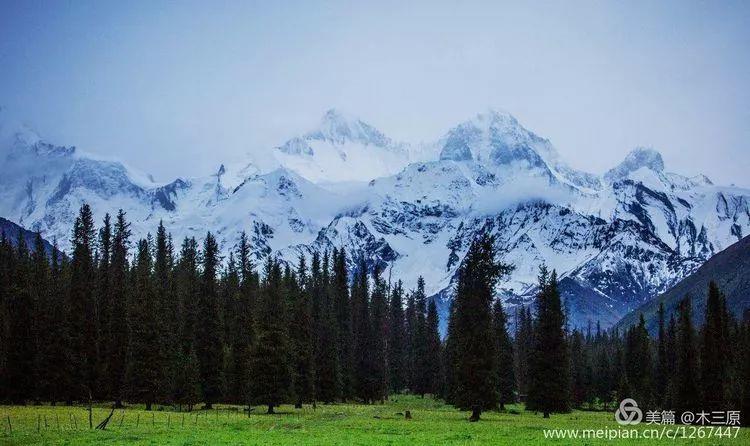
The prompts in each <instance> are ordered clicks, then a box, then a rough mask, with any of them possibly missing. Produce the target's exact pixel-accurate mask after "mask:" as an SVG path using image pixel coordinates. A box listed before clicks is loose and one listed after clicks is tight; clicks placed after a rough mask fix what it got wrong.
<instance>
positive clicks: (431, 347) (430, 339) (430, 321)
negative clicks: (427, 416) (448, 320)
mask: <svg viewBox="0 0 750 446" xmlns="http://www.w3.org/2000/svg"><path fill="white" fill-rule="evenodd" d="M439 324H440V319H439V316H438V311H437V304H436V303H435V301H434V300H431V301H430V303H429V305H427V321H426V323H425V338H426V341H425V344H426V352H427V355H426V358H429V360H428V361H426V363H425V365H424V367H425V372H424V376H425V383H424V384H425V386H424V389H425V391H426V392H427V393H430V394H432V395H436V394H438V393H439V391H440V384H441V380H442V373H441V372H442V369H443V368H442V365H441V362H440V358H441V357H442V344H441V342H440V331H439V330H440V329H439Z"/></svg>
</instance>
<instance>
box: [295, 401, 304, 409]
mask: <svg viewBox="0 0 750 446" xmlns="http://www.w3.org/2000/svg"><path fill="white" fill-rule="evenodd" d="M294 408H295V409H302V401H299V400H298V401H297V402H296V403H295V404H294Z"/></svg>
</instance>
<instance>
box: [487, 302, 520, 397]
mask: <svg viewBox="0 0 750 446" xmlns="http://www.w3.org/2000/svg"><path fill="white" fill-rule="evenodd" d="M492 334H493V336H492V339H493V341H494V342H495V353H496V360H495V376H496V377H495V380H496V382H497V389H498V403H499V404H500V409H501V410H503V409H505V404H508V403H512V402H513V401H514V400H515V397H514V390H515V386H516V377H515V374H514V373H513V343H512V341H511V339H510V335H509V334H508V324H507V317H506V316H505V310H503V304H502V302H501V301H500V299H495V303H494V304H493V306H492Z"/></svg>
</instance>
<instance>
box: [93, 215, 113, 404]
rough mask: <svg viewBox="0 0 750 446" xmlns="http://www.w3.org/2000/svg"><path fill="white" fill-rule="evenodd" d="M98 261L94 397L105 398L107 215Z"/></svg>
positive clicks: (101, 230) (109, 251)
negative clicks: (95, 382)
mask: <svg viewBox="0 0 750 446" xmlns="http://www.w3.org/2000/svg"><path fill="white" fill-rule="evenodd" d="M97 250H98V251H97V252H98V257H99V261H98V263H97V264H96V270H97V271H96V295H95V302H96V309H95V311H96V324H97V326H96V331H97V336H96V339H97V341H98V344H97V346H96V355H97V360H96V363H97V371H96V376H97V380H98V381H97V384H96V390H97V392H96V397H97V398H99V399H102V398H107V397H109V395H110V391H109V379H108V375H109V370H108V369H109V367H108V359H107V346H106V343H107V340H108V339H109V316H110V311H111V309H110V301H109V298H110V285H111V278H110V266H111V263H112V219H111V217H110V215H109V214H105V215H104V221H103V222H102V227H101V228H99V238H98V244H97Z"/></svg>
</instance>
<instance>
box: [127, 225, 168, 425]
mask: <svg viewBox="0 0 750 446" xmlns="http://www.w3.org/2000/svg"><path fill="white" fill-rule="evenodd" d="M132 277H133V287H132V289H131V302H130V311H129V324H128V325H129V327H130V344H129V349H128V352H129V353H128V368H127V383H128V395H129V398H128V399H129V401H133V402H139V403H144V404H145V405H146V410H151V407H152V405H153V404H154V403H156V402H157V401H158V398H159V396H160V390H161V385H162V380H161V372H162V367H163V363H162V361H161V360H160V346H159V322H158V319H157V318H158V315H157V314H156V305H157V304H156V292H155V285H154V278H153V259H152V258H151V236H150V235H149V237H148V238H147V239H142V240H140V241H139V242H138V253H137V255H136V260H135V264H134V265H133V273H132Z"/></svg>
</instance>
